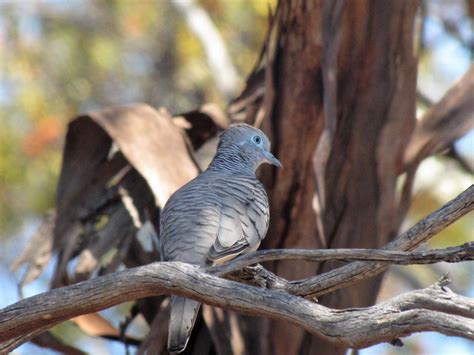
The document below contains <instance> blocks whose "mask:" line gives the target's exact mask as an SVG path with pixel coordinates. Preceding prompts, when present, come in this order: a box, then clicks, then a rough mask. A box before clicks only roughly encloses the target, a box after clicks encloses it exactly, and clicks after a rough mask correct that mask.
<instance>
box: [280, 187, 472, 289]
mask: <svg viewBox="0 0 474 355" xmlns="http://www.w3.org/2000/svg"><path fill="white" fill-rule="evenodd" d="M472 210H474V185H471V186H470V187H468V188H467V189H466V190H465V191H464V192H462V193H461V194H459V195H458V196H457V197H455V198H454V199H452V200H451V201H449V202H448V203H446V204H445V205H444V206H443V207H441V208H439V209H438V210H436V211H435V212H433V213H431V214H430V215H428V216H427V217H425V218H423V219H422V220H421V221H420V222H418V223H417V224H415V225H414V226H413V227H411V228H410V229H409V230H407V231H406V232H404V233H402V234H401V235H399V236H398V237H397V238H396V239H394V240H393V241H392V242H390V243H388V244H387V245H385V246H384V247H383V248H382V249H384V250H406V251H410V250H413V249H415V248H416V247H418V246H419V245H420V244H422V243H424V242H426V241H427V240H429V239H430V238H432V237H433V236H435V235H436V234H438V233H439V232H440V231H442V230H443V229H444V228H446V227H447V226H449V225H450V224H452V223H454V222H455V221H457V220H458V219H459V218H461V217H462V216H464V215H465V214H467V213H469V212H471V211H472ZM386 267H387V266H386V264H382V263H373V262H362V261H356V262H353V263H350V264H348V265H344V266H342V267H340V268H337V269H334V270H331V271H328V272H325V273H323V274H320V275H317V276H314V277H310V278H308V279H305V280H301V281H295V282H292V284H291V285H289V288H288V292H290V293H292V294H296V295H300V296H305V297H318V296H320V295H323V294H326V293H329V292H333V291H335V290H338V289H341V288H344V287H347V286H349V285H352V284H354V283H356V282H358V281H360V280H364V279H367V278H369V277H373V276H375V275H378V274H380V273H381V272H383V271H384V270H385V269H386Z"/></svg>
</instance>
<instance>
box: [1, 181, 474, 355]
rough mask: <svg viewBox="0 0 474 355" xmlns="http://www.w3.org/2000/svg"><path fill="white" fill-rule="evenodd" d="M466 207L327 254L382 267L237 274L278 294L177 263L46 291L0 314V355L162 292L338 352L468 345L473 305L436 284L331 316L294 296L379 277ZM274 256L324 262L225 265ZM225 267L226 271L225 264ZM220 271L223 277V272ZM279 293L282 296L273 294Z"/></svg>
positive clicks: (467, 250) (465, 203) (471, 198)
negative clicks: (430, 343) (438, 341)
mask: <svg viewBox="0 0 474 355" xmlns="http://www.w3.org/2000/svg"><path fill="white" fill-rule="evenodd" d="M473 209H474V185H473V186H471V187H469V188H468V189H467V190H466V191H464V192H463V193H461V194H460V195H459V196H458V197H456V198H455V199H453V200H451V201H450V202H448V203H447V204H446V205H445V206H443V207H442V208H440V209H439V210H437V211H435V212H433V213H432V214H430V215H429V216H427V217H426V218H424V219H423V220H422V221H420V222H419V223H417V224H416V225H415V226H413V227H412V228H410V229H409V230H408V231H407V232H405V233H403V234H401V235H400V236H399V237H398V238H397V239H395V240H394V241H393V242H391V243H389V244H387V245H386V246H385V248H383V250H381V251H367V250H362V251H360V250H359V251H357V250H356V251H352V252H349V251H347V250H336V252H335V253H334V251H333V253H334V254H333V256H334V255H335V254H338V253H339V257H341V258H342V259H349V258H351V257H353V258H365V259H367V258H369V259H370V260H374V259H375V260H379V259H381V260H382V261H383V263H381V262H378V261H377V262H374V261H371V262H353V263H351V264H349V265H346V266H344V267H342V268H339V269H336V270H332V271H330V272H327V273H325V274H322V275H318V276H316V277H311V278H308V279H306V280H303V281H298V282H290V283H289V282H288V281H287V280H284V279H282V278H279V277H278V276H275V275H273V274H271V273H270V272H268V271H266V270H265V269H263V267H261V266H260V267H256V268H253V269H252V268H246V269H244V270H254V271H256V272H257V273H258V272H260V274H261V275H262V276H263V278H262V280H263V284H264V285H268V281H266V280H265V276H268V275H270V276H272V275H273V276H272V277H273V278H272V279H271V280H270V281H271V282H273V283H274V285H273V286H277V287H274V288H277V289H280V290H271V289H265V288H256V287H252V286H248V285H244V284H241V283H237V282H234V281H231V280H225V279H222V278H220V277H217V276H216V275H212V274H209V273H207V272H206V270H203V269H199V268H198V267H196V266H193V265H189V264H185V263H178V262H172V263H171V262H162V263H153V264H149V265H146V266H142V267H138V268H133V269H128V270H124V271H121V272H117V273H112V274H109V275H105V276H102V277H97V278H94V279H90V280H87V281H84V282H81V283H78V284H75V285H71V286H67V287H63V288H58V289H53V290H51V291H48V292H45V293H43V294H40V295H36V296H33V297H30V298H27V299H24V300H22V301H19V302H17V303H15V304H13V305H11V306H8V307H6V308H4V309H3V310H0V353H2V352H7V351H10V350H12V349H14V348H15V347H17V346H18V345H20V344H22V343H24V342H25V341H28V340H29V339H31V338H33V337H34V336H36V335H38V334H40V333H42V332H43V331H45V330H46V329H49V328H50V327H52V326H54V325H55V324H58V323H60V322H62V321H65V320H67V319H70V318H74V317H77V316H80V315H83V314H87V313H93V312H97V311H100V310H102V309H105V308H108V307H111V306H114V305H117V304H119V303H123V302H127V301H131V300H136V299H140V298H144V297H151V296H157V295H164V294H170V293H173V294H177V295H181V296H185V297H189V298H192V299H195V300H198V301H200V302H203V303H206V304H210V305H213V306H218V307H222V308H226V309H231V310H236V311H239V312H241V313H244V314H249V315H253V316H261V317H268V318H273V319H280V320H286V321H288V322H291V323H293V324H296V325H299V326H301V327H303V328H305V329H307V330H308V331H310V332H312V333H314V334H315V335H317V336H319V337H321V338H323V339H325V340H327V341H330V342H332V343H336V344H338V345H341V346H345V347H352V348H358V347H365V346H369V345H372V344H376V343H379V342H383V341H391V340H393V339H394V338H398V337H401V336H405V335H408V334H411V333H413V332H419V331H438V332H440V333H443V334H447V335H457V336H462V337H466V338H469V339H474V321H473V320H472V319H474V302H473V300H471V299H468V298H466V297H462V296H459V295H456V294H455V293H453V292H452V291H450V290H448V289H446V288H444V283H442V284H439V285H436V286H433V287H431V288H429V289H425V290H421V291H414V292H410V293H407V294H405V295H402V296H399V297H396V298H394V299H392V300H388V301H386V302H384V303H381V304H379V305H376V306H373V307H369V308H361V309H346V310H332V309H329V308H326V307H324V306H321V305H319V304H315V303H314V302H311V301H309V300H306V299H303V298H301V297H297V296H295V294H296V295H304V296H314V295H317V294H322V293H327V292H330V291H332V290H335V289H339V288H341V287H345V286H348V285H350V284H352V283H354V282H357V281H358V280H361V279H365V278H368V277H371V276H373V275H376V274H378V273H380V272H381V271H383V270H384V269H385V267H386V263H387V262H402V263H404V262H407V261H406V260H407V258H408V256H407V254H406V253H396V252H391V250H396V249H401V250H413V249H414V248H416V247H417V246H418V245H419V244H421V243H423V242H424V241H426V240H428V239H429V238H431V237H432V236H433V235H435V234H437V233H438V232H439V231H441V230H442V229H443V228H445V227H447V226H448V225H449V224H451V223H453V222H454V221H455V220H457V219H458V218H460V217H461V216H463V215H465V214H466V213H468V212H469V211H472V210H473ZM458 248H462V251H461V253H460V254H458V256H457V257H458V258H459V259H463V260H472V243H468V244H465V245H464V246H462V247H458ZM453 250H456V248H448V249H446V250H441V251H439V250H438V251H431V252H425V253H411V256H413V258H414V260H415V261H417V262H420V261H426V260H429V257H431V258H435V257H436V258H441V257H440V255H444V257H445V258H446V260H452V261H454V260H456V256H455V255H453V254H452V251H453ZM367 252H369V253H367ZM272 253H273V254H272ZM305 253H306V255H303V254H305ZM277 254H280V256H282V257H283V258H288V255H290V256H291V257H292V258H294V257H297V258H303V257H305V258H309V259H310V260H316V259H317V258H319V257H322V258H324V257H325V258H328V257H329V256H328V255H329V251H328V253H325V252H323V253H319V252H318V251H301V250H299V251H298V250H297V251H296V252H295V251H288V253H282V252H281V251H278V250H277V251H275V250H274V251H269V252H267V254H265V252H260V256H259V253H256V254H254V255H250V256H248V257H246V258H241V259H239V260H240V261H239V260H236V261H234V263H235V264H234V266H233V267H237V265H236V264H238V263H239V262H240V263H244V264H245V263H250V262H253V261H254V260H256V259H252V258H261V259H259V260H263V259H265V258H267V259H266V260H272V259H274V258H276V255H277ZM427 256H429V257H427ZM262 258H263V259H262ZM377 258H378V259H377ZM453 258H454V259H453ZM389 259H390V260H389ZM439 260H441V259H439ZM443 260H444V259H443ZM229 265H230V266H231V268H232V263H229ZM211 270H212V269H211ZM216 270H217V271H219V268H214V269H213V272H217V271H216ZM220 270H221V272H223V271H225V272H229V270H226V269H225V266H224V267H222V268H221V269H220ZM249 275H250V276H249V278H250V279H251V280H252V279H253V278H254V276H255V272H254V273H252V272H250V273H249ZM281 289H283V290H286V291H288V293H287V292H281Z"/></svg>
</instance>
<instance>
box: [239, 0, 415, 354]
mask: <svg viewBox="0 0 474 355" xmlns="http://www.w3.org/2000/svg"><path fill="white" fill-rule="evenodd" d="M417 7H418V3H417V2H416V1H410V0H407V1H398V0H393V1H386V0H379V1H365V0H361V1H351V2H345V1H342V0H337V1H336V0H328V1H316V0H307V1H302V0H301V1H300V0H292V1H281V2H280V3H279V5H278V8H277V11H276V14H275V16H274V18H273V22H272V28H271V30H270V34H269V36H268V41H267V44H266V49H265V53H264V55H263V56H262V62H261V63H260V68H264V69H261V70H260V71H258V72H254V74H252V77H251V78H250V79H249V81H248V83H252V85H255V84H254V82H255V78H257V77H258V76H260V77H262V78H263V77H264V81H263V83H264V85H265V94H264V95H263V97H262V98H261V99H260V100H254V101H253V106H254V107H250V106H249V105H246V106H244V105H240V106H239V103H241V102H245V96H246V94H247V93H248V92H249V91H250V90H247V91H244V93H243V94H242V96H241V97H240V98H239V99H237V100H236V101H235V102H234V103H233V104H232V105H231V106H230V112H231V113H234V114H235V112H233V110H232V109H233V108H235V107H237V106H238V107H239V112H242V111H245V112H246V115H245V119H246V120H247V121H248V122H257V124H258V123H259V121H260V117H261V115H262V114H264V115H265V117H266V118H265V119H264V120H263V121H262V122H263V123H262V127H263V129H264V130H265V131H266V132H267V133H268V134H269V136H270V139H271V140H272V142H273V144H274V148H273V149H274V151H275V153H276V155H277V156H278V158H279V159H280V160H281V162H282V163H283V169H281V170H279V171H275V170H272V171H268V170H265V171H264V172H263V173H264V180H265V182H266V184H267V187H268V189H269V195H270V201H271V227H270V231H269V234H268V235H267V238H266V239H265V242H264V245H263V247H265V248H341V247H344V248H356V247H357V248H377V247H380V246H381V245H383V244H385V243H387V242H388V241H389V240H391V239H392V238H393V237H394V236H395V235H396V233H397V231H398V228H399V224H400V218H399V214H400V213H403V211H401V212H399V211H398V208H397V205H398V203H397V192H396V183H397V179H398V176H399V175H400V174H401V172H402V161H403V153H404V150H405V146H406V145H407V143H408V140H409V138H410V135H411V133H412V131H413V128H414V126H415V98H416V74H417V59H416V57H415V54H414V42H413V36H414V18H415V14H416V11H417ZM262 71H264V73H265V75H261V73H262ZM259 74H260V75H259ZM247 101H248V100H247ZM242 106H244V108H242ZM255 106H256V107H255ZM234 111H235V110H234ZM234 117H237V115H234ZM335 266H336V264H335V263H331V264H329V263H323V264H320V265H316V264H310V263H304V262H298V261H291V262H289V261H281V262H277V263H274V264H273V265H272V266H271V269H272V270H273V271H275V272H276V273H277V274H278V275H281V276H283V277H285V278H289V279H299V278H303V277H305V276H308V275H313V274H316V273H323V272H325V271H328V270H330V269H332V268H334V267H335ZM380 281H381V278H377V279H374V280H370V281H367V282H363V283H361V284H358V285H357V286H354V287H352V288H351V289H350V290H347V289H343V290H341V291H337V292H334V293H331V294H328V295H325V296H323V297H322V298H321V299H320V300H319V301H320V302H321V303H322V304H324V305H328V306H331V307H339V308H343V307H362V306H367V305H370V304H373V303H374V301H375V299H376V296H377V293H378V290H379V287H380ZM238 318H239V319H240V323H239V326H240V327H239V328H240V330H241V334H242V337H241V338H242V339H243V341H244V343H245V346H244V347H243V348H244V349H245V352H246V353H253V354H256V353H258V354H315V353H318V354H343V353H344V352H345V349H343V348H335V347H334V346H333V345H329V344H328V343H324V342H322V341H321V340H319V339H317V338H315V337H313V336H311V335H310V334H308V333H306V332H305V331H304V330H302V329H299V328H296V327H295V326H292V325H288V324H285V323H281V322H270V321H266V320H260V319H249V318H248V317H243V316H239V317H238ZM233 350H234V351H235V350H236V349H233Z"/></svg>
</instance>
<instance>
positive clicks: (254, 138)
mask: <svg viewBox="0 0 474 355" xmlns="http://www.w3.org/2000/svg"><path fill="white" fill-rule="evenodd" d="M252 140H253V142H254V143H255V144H257V145H260V144H261V143H262V137H260V136H259V135H255V136H253V137H252Z"/></svg>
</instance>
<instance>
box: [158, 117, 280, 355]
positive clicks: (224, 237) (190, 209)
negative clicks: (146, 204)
mask: <svg viewBox="0 0 474 355" xmlns="http://www.w3.org/2000/svg"><path fill="white" fill-rule="evenodd" d="M263 163H269V164H272V165H274V166H276V167H278V168H281V166H282V165H281V163H280V161H279V160H278V159H277V158H276V157H275V156H274V155H273V154H272V153H271V152H270V141H269V139H268V138H267V136H266V135H265V134H264V133H263V132H262V131H261V130H260V129H258V128H255V127H253V126H250V125H248V124H245V123H238V124H233V125H230V126H229V128H227V129H226V130H224V131H223V132H222V134H221V135H220V137H219V142H218V145H217V149H216V153H215V155H214V158H213V159H212V161H211V163H210V164H209V166H208V168H207V169H206V170H205V171H203V172H202V173H201V174H200V175H198V176H197V177H196V178H194V179H193V180H191V181H190V182H188V183H187V184H185V185H184V186H182V187H181V188H179V189H178V190H177V191H176V192H174V193H173V194H172V195H171V196H170V198H169V199H168V201H167V202H166V204H165V206H164V207H163V210H162V212H161V215H160V237H159V249H160V256H161V260H162V261H180V262H186V263H190V264H194V265H199V266H210V265H219V264H222V263H224V262H227V261H229V260H231V259H233V258H235V257H237V256H238V255H241V254H245V253H248V252H252V251H255V250H257V248H258V247H259V246H260V243H261V241H262V240H263V239H264V238H265V235H266V233H267V230H268V225H269V219H270V211H269V210H270V209H269V203H268V197H267V193H266V190H265V187H264V186H263V184H262V183H261V182H260V181H259V180H258V179H257V177H256V171H257V168H258V167H259V166H260V165H261V164H263ZM170 305H171V307H170V320H169V326H168V327H169V329H168V351H169V352H170V353H172V354H175V353H180V352H182V351H184V349H185V348H186V345H187V343H188V340H189V338H190V336H191V332H192V328H193V326H194V322H195V321H196V316H197V314H198V311H199V308H200V306H201V304H200V303H199V302H197V301H194V300H191V299H187V298H183V297H179V296H175V295H172V296H171V301H170Z"/></svg>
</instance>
